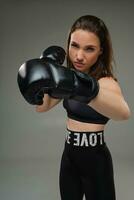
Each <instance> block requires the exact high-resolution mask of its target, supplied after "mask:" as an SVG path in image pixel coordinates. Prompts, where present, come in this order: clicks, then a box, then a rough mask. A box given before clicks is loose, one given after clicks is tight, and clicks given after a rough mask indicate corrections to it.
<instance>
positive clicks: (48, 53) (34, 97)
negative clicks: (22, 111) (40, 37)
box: [17, 46, 65, 105]
mask: <svg viewBox="0 0 134 200" xmlns="http://www.w3.org/2000/svg"><path fill="white" fill-rule="evenodd" d="M64 59H65V51H64V49H63V48H62V47H59V46H50V47H48V48H47V49H46V50H44V51H43V53H42V55H41V57H40V59H39V58H37V59H32V60H29V61H26V62H25V63H24V64H22V65H21V67H20V68H19V71H18V76H17V82H18V86H19V89H20V92H21V94H22V96H23V97H24V98H25V100H26V101H27V102H28V103H30V104H33V105H41V104H42V103H43V97H44V93H48V91H49V90H50V89H51V88H54V85H53V84H54V82H53V80H52V76H51V71H50V70H49V68H48V67H49V65H47V62H48V61H49V62H52V63H57V64H63V62H64Z"/></svg>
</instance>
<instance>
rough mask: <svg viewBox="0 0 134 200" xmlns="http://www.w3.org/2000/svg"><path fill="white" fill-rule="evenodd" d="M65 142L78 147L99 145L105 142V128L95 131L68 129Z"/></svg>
mask: <svg viewBox="0 0 134 200" xmlns="http://www.w3.org/2000/svg"><path fill="white" fill-rule="evenodd" d="M65 143H66V144H67V145H70V146H76V147H98V146H103V145H104V144H105V141H104V130H102V131H95V132H78V131H72V130H69V129H67V132H66V138H65Z"/></svg>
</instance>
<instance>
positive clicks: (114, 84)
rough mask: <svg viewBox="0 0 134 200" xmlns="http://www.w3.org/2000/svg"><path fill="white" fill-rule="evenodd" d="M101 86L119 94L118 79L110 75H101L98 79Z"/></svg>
mask: <svg viewBox="0 0 134 200" xmlns="http://www.w3.org/2000/svg"><path fill="white" fill-rule="evenodd" d="M98 82H99V85H100V87H101V88H106V89H109V90H112V91H115V92H117V93H120V94H121V88H120V85H119V83H118V81H116V80H114V79H113V78H112V77H103V78H100V79H99V80H98Z"/></svg>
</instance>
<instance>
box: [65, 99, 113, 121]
mask: <svg viewBox="0 0 134 200" xmlns="http://www.w3.org/2000/svg"><path fill="white" fill-rule="evenodd" d="M63 107H64V108H65V109H66V111H67V116H68V117H69V118H71V119H74V120H77V121H80V122H86V123H93V124H106V123H107V122H108V120H109V118H107V117H105V116H104V115H102V114H100V113H98V112H97V111H95V110H94V109H93V108H91V107H90V106H89V105H87V104H85V103H81V102H79V101H76V100H73V99H64V100H63Z"/></svg>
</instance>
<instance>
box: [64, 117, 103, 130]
mask: <svg viewBox="0 0 134 200" xmlns="http://www.w3.org/2000/svg"><path fill="white" fill-rule="evenodd" d="M104 127H105V124H93V123H85V122H79V121H76V120H73V119H70V118H68V120H67V128H68V129H69V130H72V131H78V132H82V131H86V132H88V131H89V132H92V131H93V132H95V131H102V130H104Z"/></svg>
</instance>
